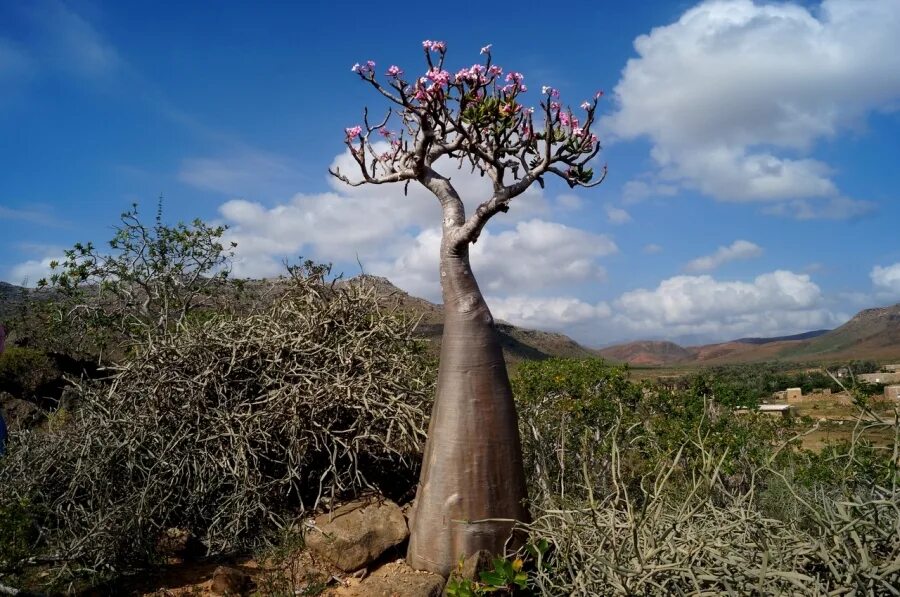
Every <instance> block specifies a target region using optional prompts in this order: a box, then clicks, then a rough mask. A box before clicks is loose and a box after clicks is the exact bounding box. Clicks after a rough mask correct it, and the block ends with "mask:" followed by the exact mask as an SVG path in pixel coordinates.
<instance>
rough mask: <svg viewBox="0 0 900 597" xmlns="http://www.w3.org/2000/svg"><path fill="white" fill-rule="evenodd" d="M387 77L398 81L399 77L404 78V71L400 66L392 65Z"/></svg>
mask: <svg viewBox="0 0 900 597" xmlns="http://www.w3.org/2000/svg"><path fill="white" fill-rule="evenodd" d="M387 76H389V77H393V78H394V79H396V78H397V77H402V76H403V70H402V69H401V68H400V67H399V66H397V65H395V64H392V65H391V66H390V67H389V68H388V69H387Z"/></svg>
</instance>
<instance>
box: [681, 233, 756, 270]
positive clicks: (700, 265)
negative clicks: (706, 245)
mask: <svg viewBox="0 0 900 597" xmlns="http://www.w3.org/2000/svg"><path fill="white" fill-rule="evenodd" d="M762 254H763V250H762V247H760V246H759V245H756V244H754V243H751V242H750V241H746V240H736V241H734V242H733V243H731V244H730V245H729V246H727V247H719V248H718V249H716V251H715V253H713V254H712V255H704V256H703V257H698V258H696V259H694V260H692V261H691V262H689V263H688V264H687V265H686V266H685V268H684V269H685V270H687V271H689V272H709V271H712V270H714V269H716V268H718V267H719V266H721V265H723V264H725V263H728V262H729V261H737V260H742V259H753V258H754V257H759V256H760V255H762Z"/></svg>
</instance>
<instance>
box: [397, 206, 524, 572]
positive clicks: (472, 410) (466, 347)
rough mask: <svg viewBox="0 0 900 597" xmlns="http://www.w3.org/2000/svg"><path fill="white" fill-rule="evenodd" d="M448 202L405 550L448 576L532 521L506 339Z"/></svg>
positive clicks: (412, 560)
mask: <svg viewBox="0 0 900 597" xmlns="http://www.w3.org/2000/svg"><path fill="white" fill-rule="evenodd" d="M442 203H443V202H442ZM444 205H445V215H448V216H449V217H448V218H445V221H444V224H445V225H444V240H443V242H442V245H441V268H440V274H441V288H442V292H443V299H444V333H443V340H442V344H441V358H440V367H439V372H438V382H437V397H436V399H435V403H434V408H433V411H432V415H431V423H430V426H429V429H428V440H427V443H426V446H425V458H424V462H423V465H422V473H421V478H420V482H419V487H418V492H417V495H416V506H415V509H414V513H413V516H412V520H411V521H410V530H411V536H410V542H409V552H408V555H407V560H408V562H409V564H410V565H411V566H412V567H413V568H416V569H419V570H427V571H430V572H435V573H438V574H442V575H444V576H447V575H448V574H449V573H450V572H451V571H452V570H453V569H454V568H455V567H456V565H457V563H458V562H459V559H460V557H461V556H466V555H471V554H474V553H475V552H477V551H479V550H482V549H486V550H488V551H490V552H491V553H494V554H501V553H503V550H504V544H505V542H506V540H507V539H508V538H509V536H510V531H511V530H512V528H513V526H514V524H515V521H516V520H518V521H522V522H527V521H528V520H529V514H528V509H527V506H526V500H527V492H526V488H525V475H524V468H523V464H522V448H521V442H520V439H519V429H518V422H517V417H516V410H515V404H514V402H513V396H512V389H511V388H510V384H509V377H508V375H507V372H506V363H505V362H504V360H503V353H502V351H501V348H500V341H499V338H498V336H497V332H496V330H495V328H494V320H493V317H492V316H491V312H490V310H489V309H488V306H487V304H486V303H485V301H484V297H483V296H482V294H481V290H480V289H479V288H478V284H477V282H476V281H475V277H474V276H473V274H472V269H471V267H470V266H469V251H468V242H452V241H451V240H450V238H451V237H452V235H451V234H448V232H449V231H450V229H452V228H453V224H454V221H458V220H459V219H460V218H459V215H460V214H459V213H458V212H457V213H453V212H454V211H455V210H447V209H446V207H447V203H444ZM455 207H456V206H455Z"/></svg>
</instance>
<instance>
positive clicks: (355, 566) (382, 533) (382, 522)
mask: <svg viewBox="0 0 900 597" xmlns="http://www.w3.org/2000/svg"><path fill="white" fill-rule="evenodd" d="M408 537H409V528H408V527H407V525H406V518H405V517H404V516H403V511H402V510H400V507H399V506H398V505H397V504H395V503H394V502H392V501H390V500H386V499H385V500H377V501H376V500H368V501H356V502H351V503H349V504H344V505H343V506H341V507H339V508H337V509H336V510H334V511H332V512H330V513H328V514H322V515H321V516H319V517H317V518H316V520H315V527H314V528H313V529H311V530H310V531H309V532H308V533H307V534H306V537H305V539H306V546H307V547H308V548H309V550H310V551H311V552H312V553H313V554H315V555H316V556H318V557H320V558H322V559H324V560H327V561H329V562H331V563H332V564H334V565H335V566H337V567H338V568H340V569H341V570H343V571H344V572H353V571H354V570H359V569H360V568H363V567H364V566H367V565H368V564H371V563H372V562H374V561H375V560H377V559H378V558H379V557H380V556H381V555H382V554H383V553H384V552H385V551H387V550H388V549H390V548H392V547H395V546H397V545H399V544H401V543H403V542H404V541H406V539H407V538H408Z"/></svg>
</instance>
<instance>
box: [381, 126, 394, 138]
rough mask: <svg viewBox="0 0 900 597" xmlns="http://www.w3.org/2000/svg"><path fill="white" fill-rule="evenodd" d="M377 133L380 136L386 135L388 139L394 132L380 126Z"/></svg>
mask: <svg viewBox="0 0 900 597" xmlns="http://www.w3.org/2000/svg"><path fill="white" fill-rule="evenodd" d="M378 133H379V134H380V135H381V136H382V137H386V138H388V139H390V138H391V137H393V136H394V133H393V132H391V131H389V130H388V129H387V128H385V127H381V128H380V129H378Z"/></svg>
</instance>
